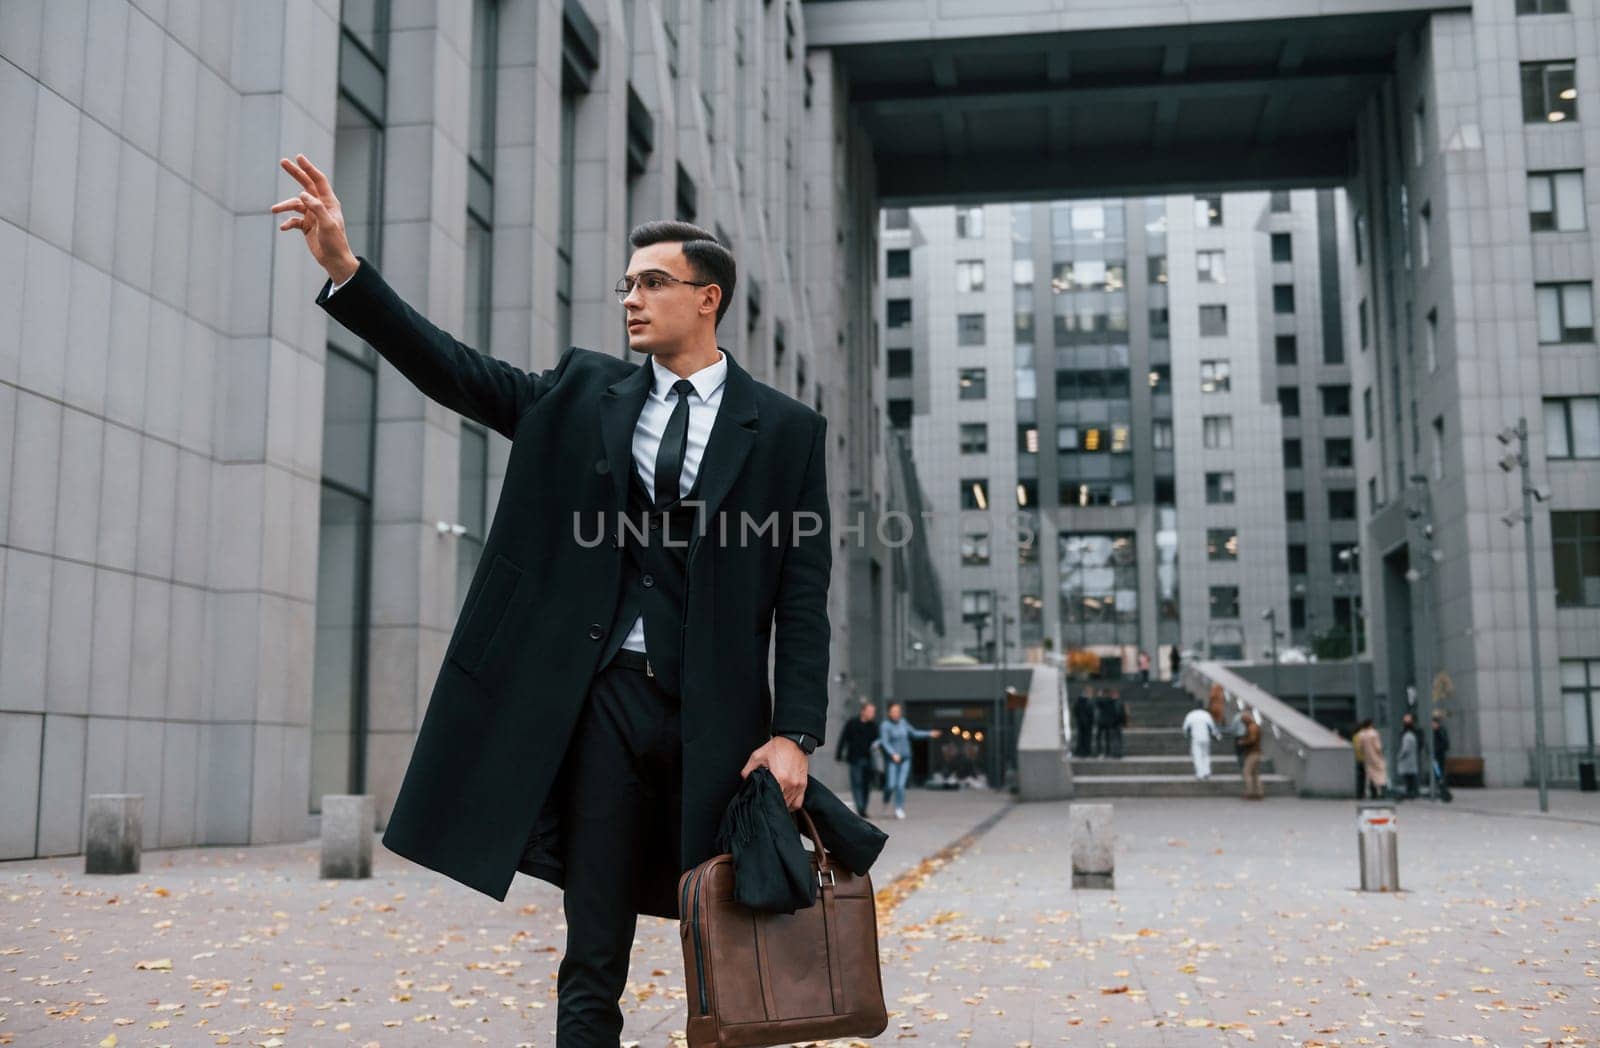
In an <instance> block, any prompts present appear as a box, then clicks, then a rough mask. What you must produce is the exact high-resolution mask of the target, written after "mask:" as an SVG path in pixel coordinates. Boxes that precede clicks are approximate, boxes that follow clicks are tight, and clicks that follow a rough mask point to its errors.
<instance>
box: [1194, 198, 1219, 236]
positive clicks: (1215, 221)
mask: <svg viewBox="0 0 1600 1048" xmlns="http://www.w3.org/2000/svg"><path fill="white" fill-rule="evenodd" d="M1194 224H1195V225H1196V226H1197V227H1198V228H1201V229H1204V228H1206V227H1207V226H1220V225H1222V198H1221V197H1220V196H1199V197H1195V198H1194Z"/></svg>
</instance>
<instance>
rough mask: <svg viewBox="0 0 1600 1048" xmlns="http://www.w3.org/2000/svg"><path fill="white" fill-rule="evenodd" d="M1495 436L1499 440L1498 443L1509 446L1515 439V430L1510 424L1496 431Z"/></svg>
mask: <svg viewBox="0 0 1600 1048" xmlns="http://www.w3.org/2000/svg"><path fill="white" fill-rule="evenodd" d="M1495 438H1496V439H1497V440H1499V441H1500V443H1502V444H1504V445H1506V446H1507V447H1510V446H1511V442H1512V441H1513V440H1516V439H1517V431H1516V430H1514V429H1512V428H1511V427H1510V426H1507V427H1506V428H1505V429H1502V430H1501V431H1500V432H1498V433H1496V434H1495Z"/></svg>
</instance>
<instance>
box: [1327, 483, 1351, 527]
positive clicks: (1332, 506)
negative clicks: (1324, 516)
mask: <svg viewBox="0 0 1600 1048" xmlns="http://www.w3.org/2000/svg"><path fill="white" fill-rule="evenodd" d="M1328 518H1329V519H1330V520H1355V519H1356V489H1355V488H1329V489H1328Z"/></svg>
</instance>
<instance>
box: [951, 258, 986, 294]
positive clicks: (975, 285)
mask: <svg viewBox="0 0 1600 1048" xmlns="http://www.w3.org/2000/svg"><path fill="white" fill-rule="evenodd" d="M956 290H957V291H982V290H983V260H982V259H967V260H964V261H961V262H957V263H956Z"/></svg>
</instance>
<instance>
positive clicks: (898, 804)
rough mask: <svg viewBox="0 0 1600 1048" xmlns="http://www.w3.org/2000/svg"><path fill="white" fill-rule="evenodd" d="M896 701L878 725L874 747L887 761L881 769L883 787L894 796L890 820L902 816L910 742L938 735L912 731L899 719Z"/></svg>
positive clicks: (929, 730) (903, 812) (904, 807)
mask: <svg viewBox="0 0 1600 1048" xmlns="http://www.w3.org/2000/svg"><path fill="white" fill-rule="evenodd" d="M901 712H902V711H901V707H900V704H899V703H898V702H891V703H889V719H888V720H886V721H884V722H883V723H882V724H880V725H879V726H878V742H877V745H878V747H879V748H880V749H882V750H883V753H884V756H885V757H887V758H888V763H887V766H886V767H885V769H884V771H885V778H886V779H887V780H888V781H887V782H886V783H885V785H884V788H885V790H887V791H888V792H890V793H891V794H892V795H893V797H894V817H895V818H897V819H903V818H905V817H906V776H907V775H910V774H911V740H912V739H936V738H938V737H939V736H940V734H942V733H941V732H940V730H939V729H938V728H932V729H928V730H924V729H922V728H913V727H912V726H911V722H910V721H908V720H906V719H905V718H904V717H903V716H901Z"/></svg>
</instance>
